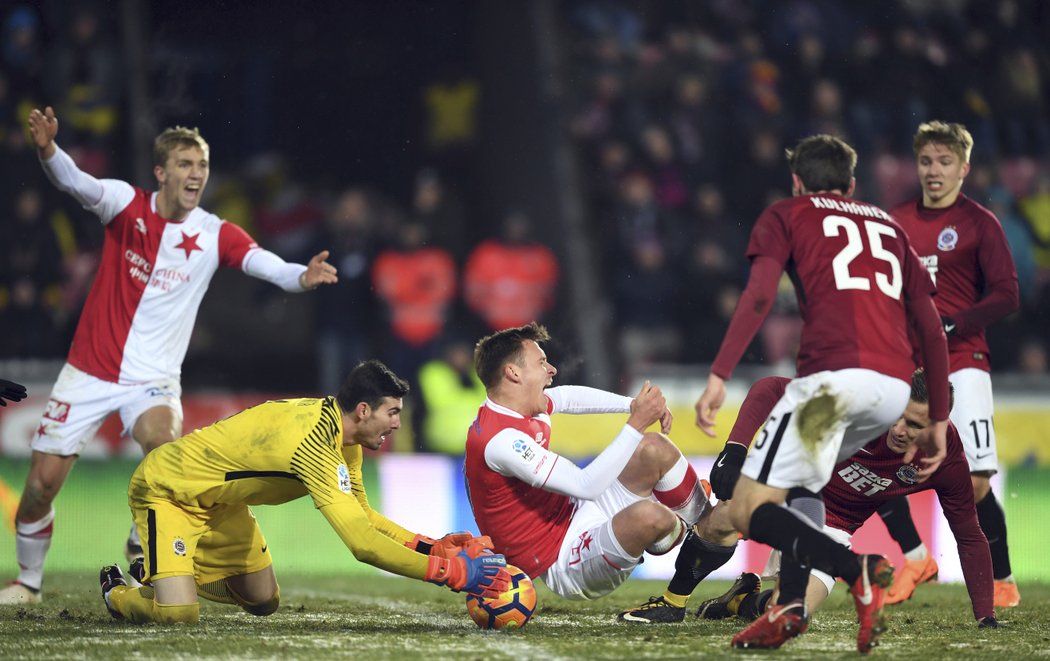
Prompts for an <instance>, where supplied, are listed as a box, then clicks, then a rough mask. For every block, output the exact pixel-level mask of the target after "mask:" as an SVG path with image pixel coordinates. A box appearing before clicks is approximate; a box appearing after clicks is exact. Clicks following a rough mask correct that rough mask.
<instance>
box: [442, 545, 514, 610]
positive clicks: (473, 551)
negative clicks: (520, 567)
mask: <svg viewBox="0 0 1050 661" xmlns="http://www.w3.org/2000/svg"><path fill="white" fill-rule="evenodd" d="M423 580H426V581H429V582H431V583H436V584H437V585H444V586H445V587H447V588H449V589H451V590H452V591H453V592H466V593H468V594H472V595H475V596H478V597H485V598H490V599H491V598H493V597H498V596H499V595H501V594H503V593H504V592H506V591H507V590H508V589H509V588H510V580H511V579H510V574H509V573H507V559H506V558H504V557H503V556H502V555H496V554H493V553H490V552H487V551H485V550H484V549H482V548H481V547H480V546H478V545H474V546H472V547H469V548H466V549H462V550H460V551H459V553H457V554H456V555H455V556H454V557H452V558H442V557H439V556H436V555H432V556H430V563H429V565H428V566H427V573H426V576H424V577H423Z"/></svg>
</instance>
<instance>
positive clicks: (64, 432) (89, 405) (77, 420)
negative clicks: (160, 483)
mask: <svg viewBox="0 0 1050 661" xmlns="http://www.w3.org/2000/svg"><path fill="white" fill-rule="evenodd" d="M181 397H182V385H181V384H180V383H179V381H178V379H159V380H156V381H149V382H147V383H140V384H135V385H121V384H119V383H111V382H109V381H103V380H102V379H99V378H96V377H93V376H91V375H90V374H88V373H87V372H82V371H81V370H79V369H77V368H76V367H73V366H72V365H70V364H69V363H66V364H65V366H64V367H62V371H61V372H59V374H58V380H57V381H55V386H54V388H52V389H51V398H50V399H49V400H48V401H47V408H45V409H44V416H43V417H42V418H41V419H40V426H39V427H38V428H37V432H36V434H35V435H34V436H33V442H32V444H31V445H30V447H31V448H32V449H33V450H35V451H37V452H44V453H46V454H57V455H60V456H64V457H68V456H71V455H75V454H80V451H81V450H82V449H83V448H84V445H86V444H87V442H88V441H90V440H91V439H92V438H94V436H95V432H97V431H98V428H99V427H101V426H102V423H103V422H104V421H105V420H106V418H107V417H109V414H110V413H113V412H114V411H119V412H120V421H121V423H122V424H123V425H124V429H123V432H122V433H123V434H125V435H126V434H130V433H131V430H132V428H133V427H134V426H135V421H136V420H138V418H139V416H140V415H142V414H143V413H145V412H146V411H148V410H149V409H151V408H153V407H155V406H167V407H168V408H170V409H172V410H174V411H175V413H176V414H177V415H178V417H179V419H180V420H181V419H182V400H181V399H180V398H181Z"/></svg>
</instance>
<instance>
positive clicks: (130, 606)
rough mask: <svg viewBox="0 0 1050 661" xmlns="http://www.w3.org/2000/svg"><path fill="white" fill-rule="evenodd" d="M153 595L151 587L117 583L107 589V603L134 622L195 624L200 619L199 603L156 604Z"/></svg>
mask: <svg viewBox="0 0 1050 661" xmlns="http://www.w3.org/2000/svg"><path fill="white" fill-rule="evenodd" d="M153 597H154V592H153V588H151V587H140V588H129V587H128V586H126V585H118V586H116V587H115V588H113V589H112V590H110V591H109V605H110V606H111V607H112V608H113V610H115V611H117V612H118V613H120V614H121V615H123V616H124V619H126V620H128V621H129V622H134V623H135V624H144V623H146V622H158V623H160V624H177V623H180V622H181V623H185V624H196V623H197V622H199V621H200V608H201V607H200V604H158V603H157V602H156V601H154V600H153Z"/></svg>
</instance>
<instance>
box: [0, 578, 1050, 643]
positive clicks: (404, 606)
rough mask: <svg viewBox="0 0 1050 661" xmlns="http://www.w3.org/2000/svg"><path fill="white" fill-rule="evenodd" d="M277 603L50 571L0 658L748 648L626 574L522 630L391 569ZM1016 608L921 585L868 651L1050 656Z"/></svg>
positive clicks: (1, 612)
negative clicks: (175, 613) (982, 607)
mask: <svg viewBox="0 0 1050 661" xmlns="http://www.w3.org/2000/svg"><path fill="white" fill-rule="evenodd" d="M278 577H279V579H280V582H281V593H282V597H283V598H282V604H281V608H280V610H279V611H278V612H277V613H275V614H274V615H272V616H270V617H266V618H258V617H252V616H250V615H247V614H245V613H243V612H241V611H240V610H239V609H236V608H234V607H231V606H222V605H216V604H210V603H207V602H205V603H204V605H203V606H202V608H201V623H200V625H199V626H197V627H185V626H158V625H146V626H135V625H129V624H126V623H123V622H118V621H115V620H113V619H111V618H110V616H109V614H108V613H107V612H106V610H105V608H104V606H103V604H102V602H101V599H100V597H99V590H98V583H97V576H96V573H95V572H92V573H90V574H89V573H83V572H78V573H71V572H60V573H55V574H52V575H50V576H49V578H48V586H49V587H47V588H45V602H44V603H43V604H41V605H39V606H31V607H14V606H4V607H0V657H2V658H4V659H72V658H76V659H124V658H137V659H203V658H213V659H218V658H223V659H274V658H277V659H312V660H317V659H329V658H368V659H370V661H379V660H381V659H414V658H427V657H429V658H434V659H450V658H462V659H515V660H516V659H643V658H644V659H675V658H697V657H712V658H724V657H727V656H730V655H732V656H739V657H749V656H754V655H756V654H757V655H767V656H768V655H770V654H771V653H770V652H735V651H733V650H731V649H730V647H729V640H730V638H731V637H732V635H733V634H734V633H735V632H736V631H737V630H738V629H739V628H740V627H741V626H742V625H741V624H740V623H739V622H736V621H719V622H713V621H703V620H696V619H694V618H693V617H692V616H691V615H690V616H689V617H688V618H687V619H686V621H685V622H684V623H682V624H674V625H659V626H653V625H632V624H626V623H620V622H617V621H615V613H616V612H617V610H619V609H621V608H625V607H628V606H631V605H633V604H635V603H636V602H641V601H643V600H645V599H646V598H647V597H648V596H649V595H650V594H655V593H659V592H660V591H662V589H663V584H662V583H656V582H652V581H628V583H627V584H626V585H624V586H623V587H622V588H621V589H620V590H618V591H617V592H615V593H613V594H612V595H610V596H608V597H606V598H604V599H600V600H597V601H592V602H582V603H581V602H569V601H565V600H562V599H559V598H557V597H554V596H553V595H551V594H550V592H548V591H547V590H546V589H544V588H543V587H542V586H539V585H538V586H537V587H538V591H539V607H538V609H537V612H536V615H535V617H534V618H533V620H532V622H530V623H529V625H528V626H527V627H526V628H525V629H524V630H523V631H520V632H514V633H503V632H483V631H481V630H479V629H477V628H476V627H475V625H474V623H473V622H472V621H471V620H470V618H469V617H468V616H467V614H466V610H465V607H464V603H463V599H462V597H460V596H459V595H455V594H452V593H450V592H448V591H446V590H443V589H441V588H437V587H435V586H431V585H427V584H425V583H421V582H416V581H410V580H407V579H401V578H395V577H385V576H347V575H344V574H340V573H339V572H333V575H332V576H328V577H320V576H316V575H312V574H310V575H300V576H281V575H280V571H279V568H278ZM727 587H728V584H727V583H725V582H711V583H707V584H703V585H701V586H700V588H699V589H698V591H697V593H696V595H695V597H694V601H695V602H699V601H700V599H701V598H704V597H706V596H709V595H713V594H717V593H719V592H721V591H723V590H725V589H726V588H727ZM1021 594H1022V602H1021V605H1020V606H1019V607H1018V608H1015V609H1011V610H1009V611H1004V612H1001V613H1000V620H1001V622H1002V623H1003V627H1002V628H1000V629H999V630H995V631H991V630H978V629H977V626H976V624H975V623H974V620H973V616H972V613H971V611H970V606H969V601H968V599H967V596H966V591H965V589H964V588H963V587H962V586H960V585H931V586H924V587H923V588H920V591H919V592H918V593H917V594H916V596H915V598H913V599H912V601H910V602H907V603H905V604H901V605H899V606H895V607H893V608H892V609H890V613H891V619H890V631H889V632H888V633H886V634H885V635H884V637H883V643H882V645H881V646H880V647H879V648H877V649H876V650H875V651H874V652H873V655H874V656H876V657H882V658H893V659H927V660H932V659H941V658H953V659H982V660H984V661H987V660H988V659H995V658H996V657H1007V656H1009V657H1010V658H1012V659H1022V658H1047V657H1050V611H1048V609H1047V603H1048V602H1050V586H1046V585H1041V584H1031V585H1028V584H1025V585H1022V586H1021ZM855 635H856V625H855V624H854V614H853V606H852V602H851V601H850V600H849V597H848V595H847V594H846V592H845V588H844V587H843V586H841V585H839V586H837V587H836V589H835V592H834V593H833V594H832V596H831V598H830V599H829V601H828V602H827V605H826V607H825V608H824V609H823V610H822V611H821V612H819V613H817V615H816V617H815V619H814V622H813V624H812V626H811V627H810V630H809V632H808V633H807V634H806V635H804V636H803V637H801V638H799V639H796V640H794V641H791V642H789V643H788V644H787V645H786V646H785V647H784V648H782V649H781V650H780V651H779V652H775V653H772V654H775V655H776V657H777V658H782V659H810V658H813V657H819V658H822V659H824V658H828V659H833V658H856V657H857V656H858V654H857V653H856V651H855V649H856V648H855V647H854V645H855Z"/></svg>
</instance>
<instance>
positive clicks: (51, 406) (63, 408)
mask: <svg viewBox="0 0 1050 661" xmlns="http://www.w3.org/2000/svg"><path fill="white" fill-rule="evenodd" d="M44 417H45V418H47V419H48V420H54V421H55V422H65V421H66V418H68V417H69V404H68V403H66V402H60V401H58V400H57V399H49V400H47V406H46V407H45V408H44Z"/></svg>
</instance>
